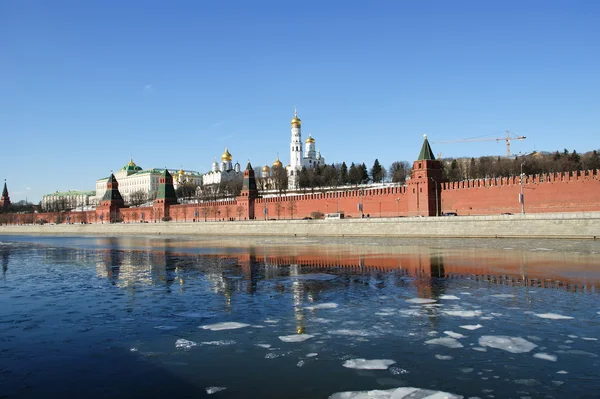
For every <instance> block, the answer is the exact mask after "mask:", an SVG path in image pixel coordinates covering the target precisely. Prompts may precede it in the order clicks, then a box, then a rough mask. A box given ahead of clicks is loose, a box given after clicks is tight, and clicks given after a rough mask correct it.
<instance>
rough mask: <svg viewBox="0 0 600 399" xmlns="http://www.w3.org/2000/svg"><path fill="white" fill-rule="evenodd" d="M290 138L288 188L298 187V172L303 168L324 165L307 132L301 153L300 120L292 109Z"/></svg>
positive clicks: (313, 141) (313, 140)
mask: <svg viewBox="0 0 600 399" xmlns="http://www.w3.org/2000/svg"><path fill="white" fill-rule="evenodd" d="M291 124H292V139H291V143H290V164H289V165H288V167H287V168H286V169H287V171H288V189H290V190H293V189H297V188H299V184H298V183H299V182H298V174H299V173H300V171H301V170H302V168H303V167H305V168H316V167H317V166H322V165H325V158H323V157H322V156H321V152H320V151H317V150H316V149H315V148H316V146H315V139H314V138H313V137H312V136H311V135H310V134H309V135H308V138H307V139H306V142H305V143H304V145H305V148H304V155H303V153H302V121H301V120H300V118H298V113H297V112H296V110H295V109H294V117H293V118H292V122H291Z"/></svg>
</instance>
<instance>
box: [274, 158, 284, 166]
mask: <svg viewBox="0 0 600 399" xmlns="http://www.w3.org/2000/svg"><path fill="white" fill-rule="evenodd" d="M273 167H274V168H281V167H283V164H282V163H281V161H280V160H279V157H277V159H276V160H275V162H273Z"/></svg>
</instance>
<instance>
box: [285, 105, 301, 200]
mask: <svg viewBox="0 0 600 399" xmlns="http://www.w3.org/2000/svg"><path fill="white" fill-rule="evenodd" d="M291 124H292V139H291V142H290V168H289V170H288V178H289V180H288V189H296V188H298V173H299V172H300V170H301V169H302V131H301V129H302V121H301V120H300V118H298V112H297V111H296V108H294V117H293V118H292V121H291Z"/></svg>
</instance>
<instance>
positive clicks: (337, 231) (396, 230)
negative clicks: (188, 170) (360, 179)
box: [0, 212, 600, 239]
mask: <svg viewBox="0 0 600 399" xmlns="http://www.w3.org/2000/svg"><path fill="white" fill-rule="evenodd" d="M2 234H26V235H37V234H43V235H77V236H79V235H127V234H134V235H211V236H258V235H262V236H287V237H289V236H292V237H293V236H297V237H306V236H308V237H318V236H322V237H351V236H356V237H458V238H460V237H498V238H500V237H524V238H525V237H527V238H579V239H600V212H571V213H557V214H551V213H545V214H526V215H495V216H455V217H400V218H377V219H373V218H370V219H366V218H365V219H356V218H353V219H341V220H275V221H264V220H253V221H224V222H219V221H216V222H214V221H213V222H210V221H208V222H203V221H201V222H196V223H194V222H187V223H179V222H177V223H175V222H162V223H113V224H110V223H104V224H57V225H53V224H47V225H3V226H0V235H2Z"/></svg>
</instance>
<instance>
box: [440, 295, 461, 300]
mask: <svg viewBox="0 0 600 399" xmlns="http://www.w3.org/2000/svg"><path fill="white" fill-rule="evenodd" d="M440 299H446V300H457V299H460V298H459V297H457V296H456V295H442V296H440Z"/></svg>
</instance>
